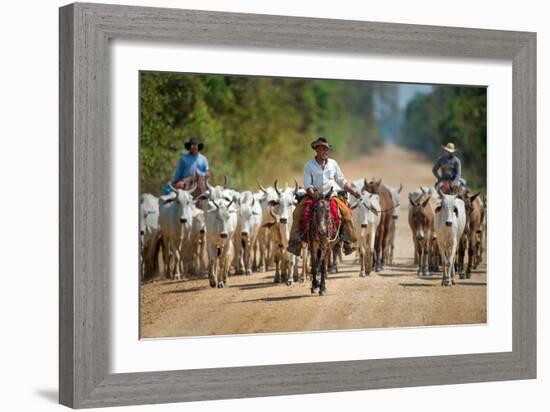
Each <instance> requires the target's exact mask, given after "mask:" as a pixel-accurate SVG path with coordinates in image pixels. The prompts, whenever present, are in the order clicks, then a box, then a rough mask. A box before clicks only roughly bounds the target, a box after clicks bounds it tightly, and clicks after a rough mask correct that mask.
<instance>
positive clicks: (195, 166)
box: [168, 137, 208, 191]
mask: <svg viewBox="0 0 550 412" xmlns="http://www.w3.org/2000/svg"><path fill="white" fill-rule="evenodd" d="M203 147H204V145H203V144H202V143H201V142H199V140H198V139H197V138H196V137H192V138H191V139H189V140H188V141H187V142H185V149H187V150H188V152H187V153H186V154H184V155H183V156H182V157H181V158H180V160H179V161H178V165H177V167H176V172H175V173H174V177H173V178H172V182H171V183H172V185H173V186H174V187H175V188H176V189H183V188H185V185H186V181H188V180H189V178H190V177H194V178H195V179H196V180H197V182H198V183H199V187H200V188H201V191H203V190H202V189H204V188H203V186H204V181H205V179H206V177H208V160H207V159H206V156H204V155H202V154H201V153H199V152H200V151H201V150H202V148H203ZM168 190H169V188H168Z"/></svg>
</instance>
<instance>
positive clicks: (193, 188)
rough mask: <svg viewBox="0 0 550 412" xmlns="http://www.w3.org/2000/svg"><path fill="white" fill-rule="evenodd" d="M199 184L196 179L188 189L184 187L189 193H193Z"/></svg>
mask: <svg viewBox="0 0 550 412" xmlns="http://www.w3.org/2000/svg"><path fill="white" fill-rule="evenodd" d="M198 186H199V184H198V183H197V181H196V180H195V182H194V183H193V186H191V187H190V188H189V189H186V190H187V191H188V192H189V193H193V192H194V191H195V190H197V187H198Z"/></svg>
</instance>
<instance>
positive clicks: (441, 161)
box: [432, 154, 462, 183]
mask: <svg viewBox="0 0 550 412" xmlns="http://www.w3.org/2000/svg"><path fill="white" fill-rule="evenodd" d="M439 169H441V176H439V174H438V173H437V172H438V170H439ZM432 172H433V174H434V176H435V177H436V178H437V179H438V180H439V179H445V180H452V181H454V183H458V182H459V180H460V179H461V176H460V175H461V174H462V167H461V165H460V160H459V159H458V157H456V156H451V157H449V155H446V154H444V155H443V156H440V157H439V158H438V159H437V160H436V161H435V164H434V167H433V169H432Z"/></svg>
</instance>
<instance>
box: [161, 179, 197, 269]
mask: <svg viewBox="0 0 550 412" xmlns="http://www.w3.org/2000/svg"><path fill="white" fill-rule="evenodd" d="M169 187H170V189H171V190H172V192H171V193H170V194H168V195H165V196H161V197H160V198H159V209H160V210H159V224H160V230H161V233H162V238H163V257H164V271H165V273H166V274H167V275H168V277H169V278H171V279H181V276H182V275H183V274H186V273H191V272H193V269H192V265H193V246H192V237H193V232H192V231H193V217H194V215H195V212H196V208H195V202H194V200H193V197H192V196H191V193H192V192H193V191H194V190H195V189H196V187H197V186H196V184H195V185H193V187H191V188H189V189H188V190H181V189H175V188H173V187H172V186H171V185H170V186H169ZM172 257H173V258H174V265H173V267H171V264H170V263H171V258H172Z"/></svg>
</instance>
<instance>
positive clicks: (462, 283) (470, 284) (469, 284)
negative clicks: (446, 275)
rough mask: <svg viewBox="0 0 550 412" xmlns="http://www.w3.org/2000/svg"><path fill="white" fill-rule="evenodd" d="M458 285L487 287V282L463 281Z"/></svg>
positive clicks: (458, 282)
mask: <svg viewBox="0 0 550 412" xmlns="http://www.w3.org/2000/svg"><path fill="white" fill-rule="evenodd" d="M456 284H457V285H463V286H487V283H486V282H463V281H461V280H459V281H457V282H456Z"/></svg>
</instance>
